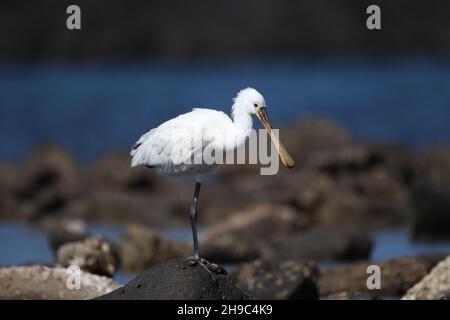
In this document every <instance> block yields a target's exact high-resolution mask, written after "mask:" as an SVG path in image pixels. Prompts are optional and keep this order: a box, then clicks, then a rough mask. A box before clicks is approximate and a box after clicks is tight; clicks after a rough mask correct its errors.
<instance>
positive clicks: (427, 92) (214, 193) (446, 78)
mask: <svg viewBox="0 0 450 320" xmlns="http://www.w3.org/2000/svg"><path fill="white" fill-rule="evenodd" d="M71 4H76V5H78V6H79V7H80V8H81V27H82V28H81V30H68V29H67V28H66V19H67V17H68V16H69V15H68V14H66V8H67V7H68V6H69V5H71ZM371 4H377V5H378V6H380V8H381V26H382V29H381V30H368V29H367V28H366V19H367V17H368V14H366V8H367V7H368V6H369V5H371ZM449 16H450V3H449V2H448V1H431V2H430V1H420V0H408V1H407V0H397V1H382V0H381V1H364V0H348V1H337V0H336V1H333V0H329V1H325V0H318V1H300V0H286V1H283V2H280V1H275V0H246V1H237V0H228V1H224V0H223V1H219V0H217V1H206V0H198V1H194V2H192V1H190V2H187V1H182V0H172V1H163V0H154V1H144V0H137V1H132V2H130V1H124V0H109V1H103V0H97V1H88V0H76V1H65V0H39V1H32V2H30V1H22V0H18V1H17V0H15V1H10V0H3V1H2V2H1V4H0V39H2V41H0V266H7V265H23V264H30V263H45V264H53V263H55V261H58V262H59V263H60V264H63V265H64V264H70V263H69V262H68V261H67V259H66V260H64V257H65V256H64V254H61V255H60V254H58V250H59V249H60V248H61V245H62V244H64V243H69V242H71V241H75V240H77V241H78V240H83V239H86V237H89V236H91V235H101V236H102V238H99V239H97V240H98V241H100V242H102V241H105V242H107V243H109V244H110V245H111V252H113V254H112V257H111V261H115V262H111V263H112V264H113V265H114V268H113V269H112V271H111V268H109V269H108V268H106V267H101V266H100V267H98V266H97V267H98V268H100V270H103V271H101V273H103V274H109V275H111V274H114V275H115V277H116V279H117V280H118V281H119V282H120V283H124V282H125V281H126V280H127V279H130V277H132V276H133V275H134V274H136V273H138V272H140V271H142V270H143V269H145V268H147V267H149V266H151V265H153V264H155V263H157V262H160V261H164V260H165V259H168V258H171V257H173V256H187V255H189V254H191V249H190V237H191V235H190V229H189V228H188V227H189V218H188V211H187V210H188V208H189V204H190V200H191V194H192V190H191V189H192V187H193V186H192V183H191V181H190V180H179V179H166V178H164V179H163V178H160V177H157V176H155V175H154V174H153V173H152V172H151V171H150V170H145V169H133V170H131V169H130V168H129V156H128V150H129V149H130V147H131V146H132V145H133V143H134V142H135V141H136V140H137V139H138V138H139V136H140V135H141V134H143V133H144V132H146V131H148V130H149V129H151V128H152V127H154V126H156V125H158V124H159V123H161V122H163V121H165V120H168V119H170V118H172V117H174V116H176V115H178V114H180V113H184V112H188V111H189V110H190V109H191V108H193V107H210V108H215V109H220V110H223V111H225V112H227V113H229V109H230V107H231V103H232V98H233V97H234V96H235V95H236V93H237V91H239V90H240V89H242V88H245V87H247V86H251V87H254V88H256V89H258V90H259V91H260V92H261V93H262V94H263V95H264V96H265V98H266V102H267V103H268V106H269V114H270V116H271V119H272V122H273V124H274V125H275V127H279V128H281V138H282V140H283V141H284V142H285V144H286V147H287V149H288V150H289V151H290V152H291V153H292V154H293V156H294V158H295V159H296V162H297V163H298V165H297V166H296V168H295V169H294V170H293V171H289V172H287V171H286V170H284V169H283V168H282V169H281V172H280V174H279V175H277V176H275V177H271V176H269V177H267V176H266V177H263V176H259V174H258V173H259V169H258V167H247V166H226V167H224V168H221V169H220V170H219V171H218V172H217V173H216V174H215V175H214V176H213V177H212V178H211V179H210V181H208V182H207V183H206V185H205V188H204V190H203V191H204V193H203V194H202V200H201V201H200V217H199V219H200V223H201V225H202V239H203V240H202V242H203V246H204V249H203V250H204V254H205V257H207V258H210V259H212V260H213V261H217V262H221V263H225V264H229V265H232V266H236V265H239V263H243V262H248V261H253V260H255V259H257V258H268V257H274V256H276V257H277V258H279V259H282V258H283V259H287V258H292V259H312V260H314V261H316V262H317V263H319V265H320V266H322V267H323V268H325V269H327V268H328V267H329V266H330V265H332V266H335V265H341V264H342V263H346V262H349V261H354V260H363V261H379V260H383V259H389V258H395V257H404V256H411V257H418V256H420V255H422V254H449V253H450V149H449V143H450V130H449V119H450V90H449V88H450V59H449V54H450V19H449ZM261 194H263V195H264V196H263V197H262V196H261ZM268 233H270V234H271V236H270V237H267V234H268ZM427 261H429V260H427ZM102 268H103V269H102ZM105 268H106V269H105ZM105 270H107V271H105ZM91 271H92V270H91ZM322 292H323V291H322ZM333 293H334V292H333V291H332V290H331V291H329V292H327V294H329V295H332V294H333ZM388 294H389V295H391V296H395V295H400V293H399V292H397V291H395V292H389V293H388Z"/></svg>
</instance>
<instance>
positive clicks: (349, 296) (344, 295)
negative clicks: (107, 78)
mask: <svg viewBox="0 0 450 320" xmlns="http://www.w3.org/2000/svg"><path fill="white" fill-rule="evenodd" d="M320 299H321V300H379V299H381V297H380V296H378V295H377V294H376V293H373V294H368V293H365V292H339V293H334V294H330V295H328V296H326V297H321V298H320Z"/></svg>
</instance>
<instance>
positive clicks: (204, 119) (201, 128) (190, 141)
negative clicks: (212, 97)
mask: <svg viewBox="0 0 450 320" xmlns="http://www.w3.org/2000/svg"><path fill="white" fill-rule="evenodd" d="M252 115H257V116H258V118H259V119H260V120H261V122H262V123H263V125H264V127H265V128H266V129H267V131H268V132H269V134H270V136H271V138H272V141H273V142H274V144H275V147H276V148H277V150H278V152H279V154H280V157H281V160H282V162H283V164H284V165H286V166H287V167H290V168H292V167H293V165H294V161H293V160H292V158H291V157H290V156H289V154H288V153H287V151H286V150H285V149H284V147H283V146H282V145H281V143H280V142H279V141H278V139H277V138H276V137H275V135H273V134H272V128H271V127H270V123H269V119H268V116H267V112H266V102H265V101H264V98H263V96H262V95H261V94H260V93H259V92H258V91H256V90H255V89H252V88H247V89H244V90H241V91H240V92H239V93H238V94H237V96H236V98H234V103H233V106H232V115H231V118H230V117H229V116H227V115H226V114H225V113H223V112H221V111H216V110H211V109H193V110H192V111H191V112H188V113H185V114H182V115H180V116H178V117H176V118H174V119H171V120H169V121H167V122H164V123H163V124H161V125H160V126H159V127H157V128H154V129H152V130H150V131H149V132H147V133H145V134H144V135H142V136H141V137H140V138H139V140H138V141H137V142H136V143H135V145H134V146H133V148H132V150H131V153H130V154H131V156H132V160H131V166H132V167H135V166H139V165H144V166H147V167H149V168H152V169H153V170H155V171H156V172H157V173H159V174H162V175H180V174H195V175H196V178H197V179H196V184H195V191H194V197H193V199H192V205H191V210H190V215H191V227H192V236H193V242H194V256H193V257H192V259H191V261H192V262H193V264H194V265H195V264H200V265H201V266H202V267H203V268H204V269H205V270H206V271H207V272H208V273H210V274H211V275H212V272H211V271H210V270H209V269H208V267H207V266H206V265H205V263H204V262H203V261H202V259H200V250H199V246H198V239H197V203H198V197H199V194H200V187H201V178H202V175H203V174H204V173H205V172H207V171H209V170H210V169H212V168H213V167H214V166H215V164H214V163H208V162H206V161H203V160H204V157H203V156H204V154H205V153H206V154H208V151H211V150H214V152H220V154H222V155H224V154H225V153H226V152H228V151H231V150H234V149H236V148H238V147H240V146H241V145H242V144H244V143H245V140H246V139H247V138H248V137H249V136H250V134H251V130H252V126H253V121H252ZM209 154H212V153H209ZM198 160H200V161H198ZM213 277H214V276H213Z"/></svg>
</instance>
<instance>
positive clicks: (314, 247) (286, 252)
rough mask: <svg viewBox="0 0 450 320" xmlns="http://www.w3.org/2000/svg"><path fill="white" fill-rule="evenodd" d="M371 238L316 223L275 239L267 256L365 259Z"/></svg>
mask: <svg viewBox="0 0 450 320" xmlns="http://www.w3.org/2000/svg"><path fill="white" fill-rule="evenodd" d="M372 246H373V244H372V240H371V239H370V237H369V236H368V235H367V234H365V233H364V232H360V231H356V230H354V229H353V228H328V227H323V228H322V227H317V228H312V229H308V230H306V231H304V232H300V233H298V234H297V235H295V236H293V237H291V238H289V240H288V241H282V242H278V243H277V244H276V245H275V246H274V248H273V250H272V251H271V252H270V254H269V256H268V258H271V259H275V260H289V259H294V260H304V259H311V260H318V261H337V260H340V261H353V260H362V259H367V258H368V257H369V255H370V252H371V250H372Z"/></svg>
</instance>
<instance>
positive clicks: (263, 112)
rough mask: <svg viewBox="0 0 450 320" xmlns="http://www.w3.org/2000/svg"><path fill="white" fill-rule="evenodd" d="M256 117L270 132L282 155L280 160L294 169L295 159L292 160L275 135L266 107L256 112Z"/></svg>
mask: <svg viewBox="0 0 450 320" xmlns="http://www.w3.org/2000/svg"><path fill="white" fill-rule="evenodd" d="M256 116H257V117H258V118H259V120H260V121H261V122H262V124H263V126H264V127H265V128H266V130H267V132H269V135H270V138H271V139H272V142H273V144H274V145H275V148H276V149H277V151H278V153H279V154H280V159H281V162H282V163H283V165H284V166H286V167H288V168H290V169H292V168H293V167H294V159H292V157H291V156H290V154H289V153H288V152H287V150H286V149H285V148H284V146H283V145H282V144H281V142H280V140H279V139H278V137H277V136H276V135H275V134H274V133H273V131H272V126H271V125H270V121H269V117H268V115H267V111H266V108H264V107H261V108H259V109H258V111H257V112H256Z"/></svg>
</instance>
